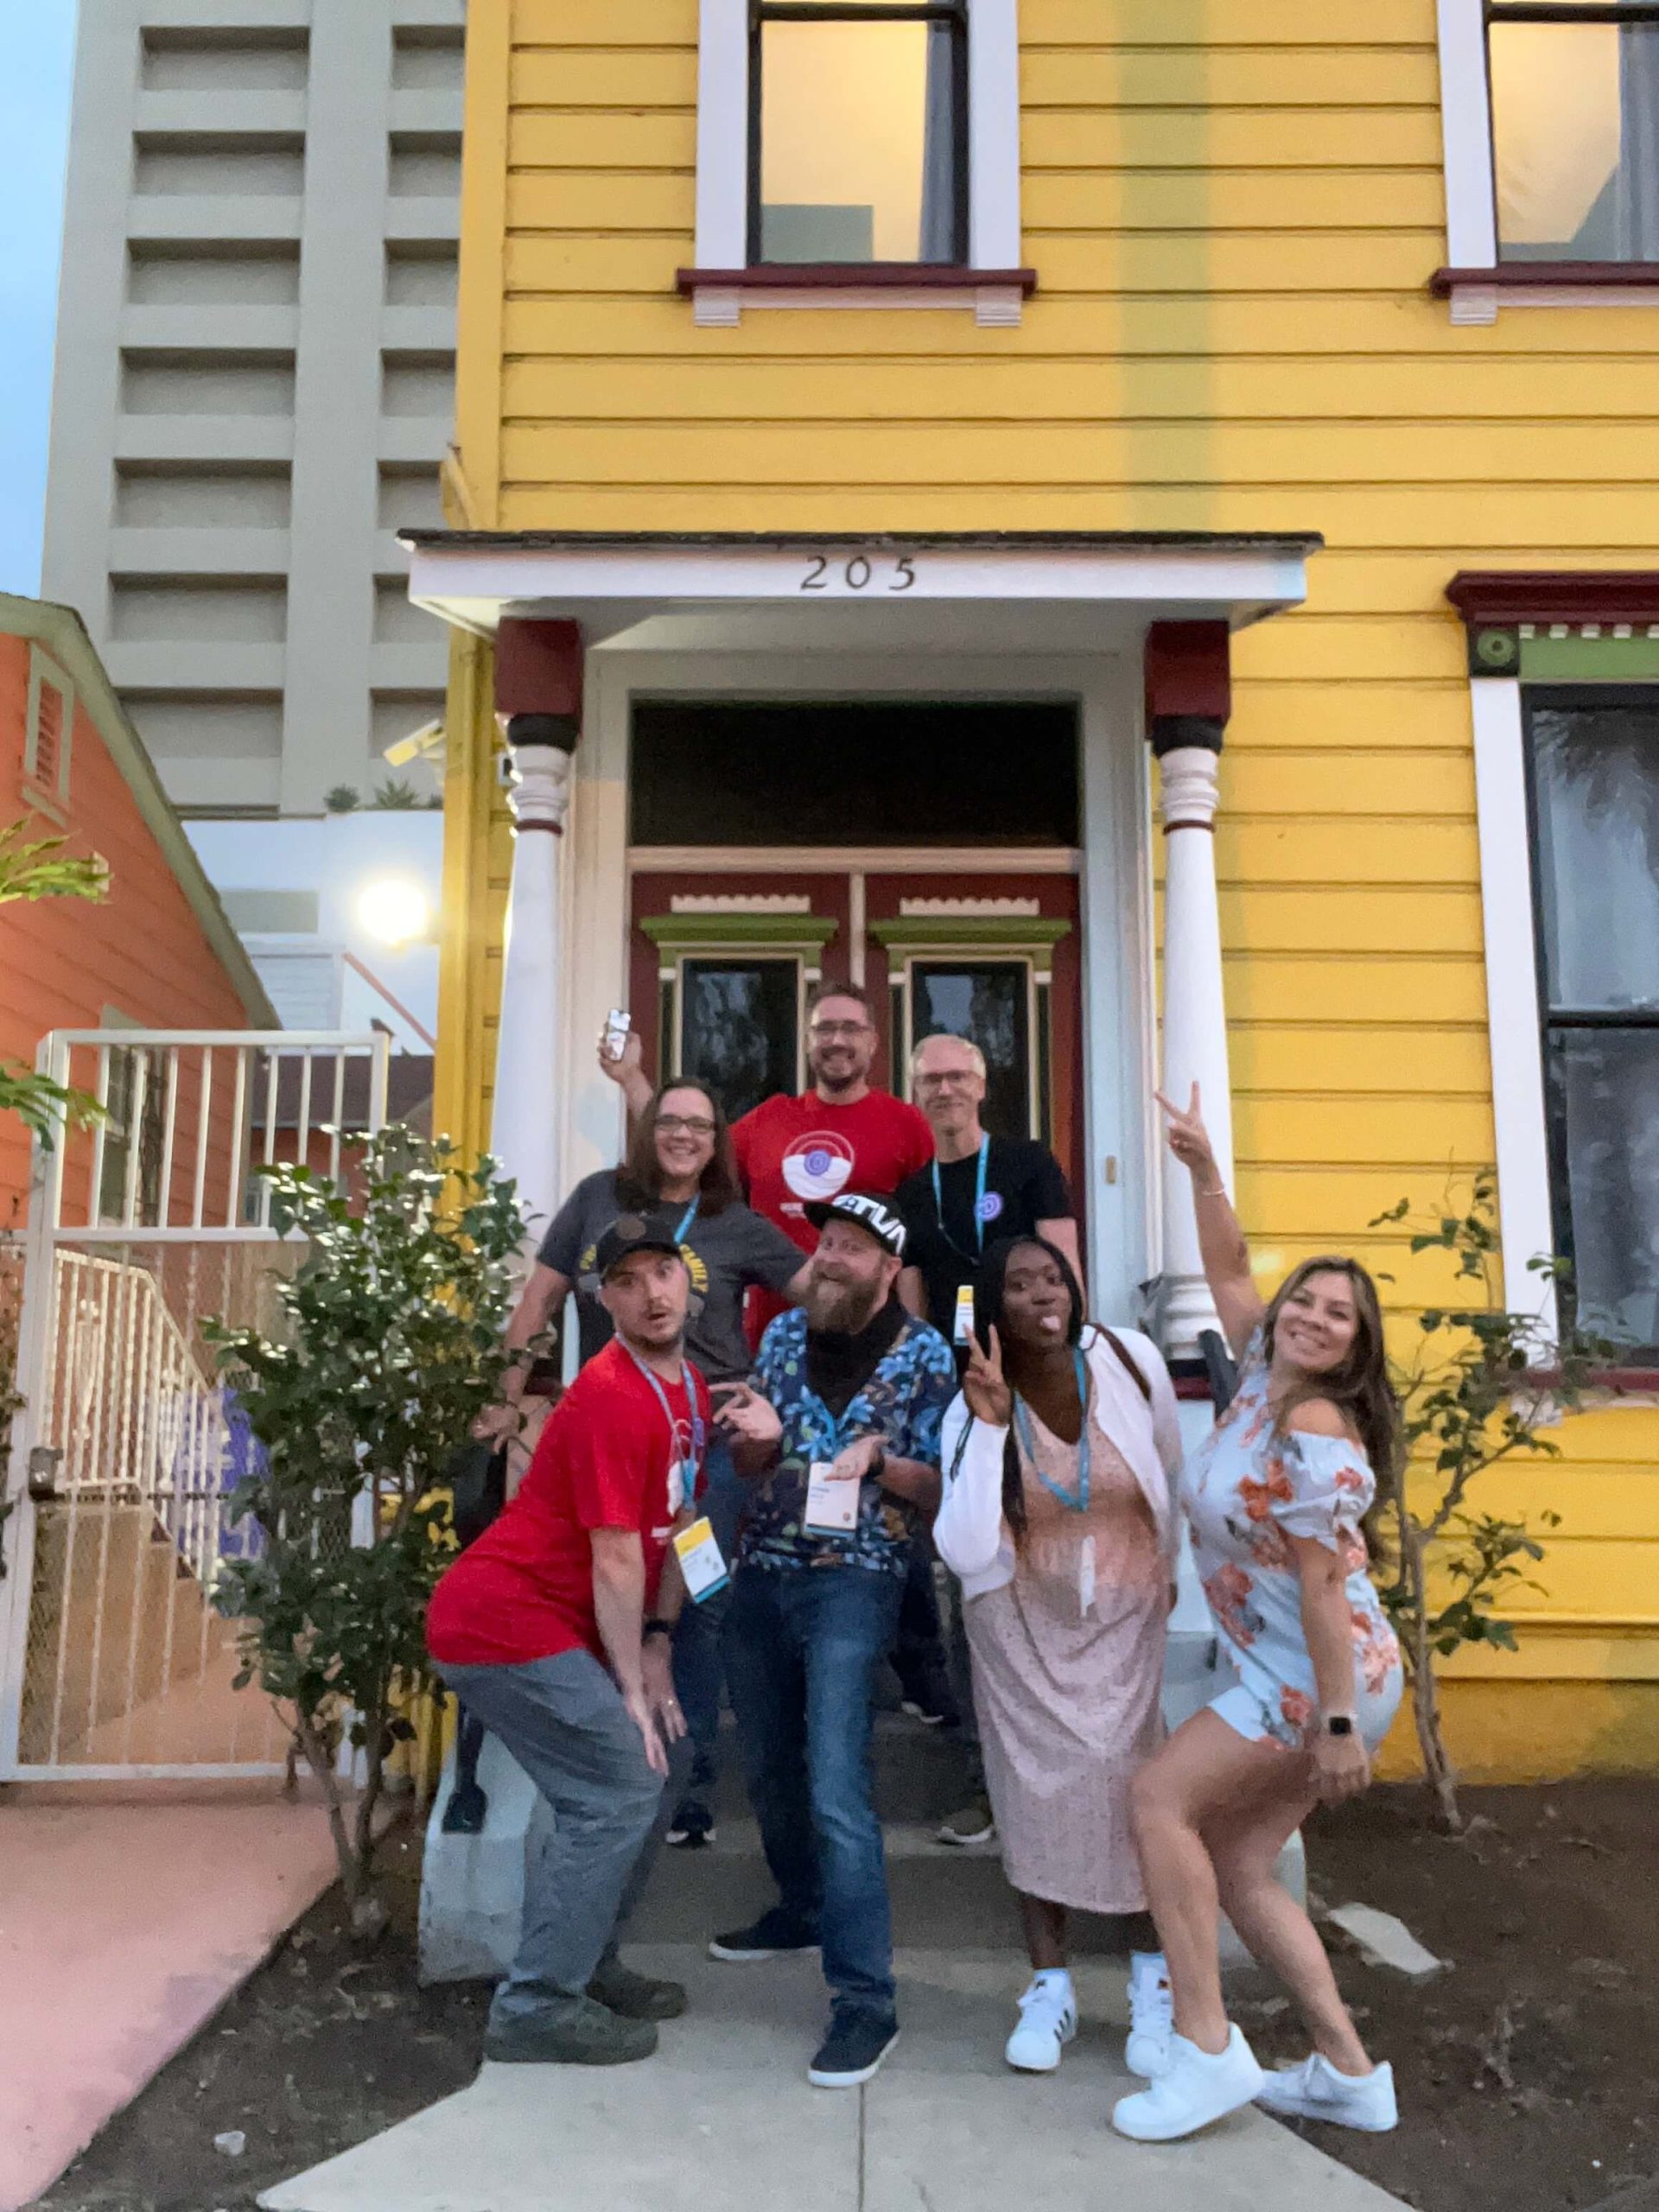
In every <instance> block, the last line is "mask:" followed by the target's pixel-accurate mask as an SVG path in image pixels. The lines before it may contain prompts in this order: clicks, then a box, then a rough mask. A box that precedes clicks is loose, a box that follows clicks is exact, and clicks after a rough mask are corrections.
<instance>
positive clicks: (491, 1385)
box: [205, 1128, 524, 1932]
mask: <svg viewBox="0 0 1659 2212" xmlns="http://www.w3.org/2000/svg"><path fill="white" fill-rule="evenodd" d="M354 1169H355V1172H354V1173H353V1174H352V1176H351V1178H350V1181H349V1184H348V1183H346V1182H345V1181H340V1182H336V1181H334V1180H332V1179H329V1178H327V1177H325V1176H320V1175H317V1174H315V1173H313V1171H312V1170H311V1169H310V1168H308V1167H306V1166H292V1165H288V1166H272V1167H267V1168H264V1169H261V1170H260V1171H259V1172H260V1173H262V1174H263V1175H264V1177H265V1179H266V1180H267V1181H268V1182H269V1184H270V1192H271V1221H272V1224H273V1225H274V1226H275V1227H276V1228H277V1230H280V1231H282V1232H283V1233H288V1232H290V1231H296V1230H297V1231H299V1232H301V1233H302V1234H303V1235H304V1236H305V1237H306V1238H307V1239H308V1243H309V1250H308V1253H307V1255H306V1257H305V1259H304V1260H303V1261H302V1263H301V1265H300V1268H299V1269H298V1271H297V1273H296V1274H294V1275H293V1276H291V1277H281V1276H279V1277H278V1278H277V1300H278V1303H279V1305H280V1306H281V1309H282V1312H283V1318H284V1320H285V1322H286V1328H285V1330H284V1332H283V1335H282V1336H281V1337H280V1338H277V1337H269V1336H265V1335H264V1334H262V1333H261V1332H259V1331H257V1330H256V1329H248V1328H230V1327H227V1326H226V1325H223V1324H222V1323H208V1324H206V1325H205V1331H206V1333H207V1335H208V1337H209V1338H210V1340H211V1341H212V1342H213V1343H215V1344H218V1345H219V1348H220V1349H219V1364H220V1366H221V1368H222V1369H224V1370H226V1373H227V1374H228V1375H229V1376H230V1377H231V1379H232V1383H233V1385H234V1387H235V1389H237V1391H238V1394H239V1396H240V1400H241V1402H242V1405H243V1407H244V1408H245V1410H246V1412H247V1414H248V1417H249V1421H250V1423H251V1427H252V1429H253V1433H254V1434H255V1436H256V1437H257V1439H258V1440H259V1442H260V1443H261V1444H262V1445H263V1446H264V1458H265V1464H264V1466H262V1467H261V1468H260V1469H259V1470H258V1471H257V1472H255V1473H254V1474H252V1475H251V1476H250V1477H249V1478H247V1479H246V1480H245V1482H243V1483H242V1484H239V1485H238V1489H237V1490H236V1491H235V1492H234V1493H233V1495H232V1500H231V1504H230V1511H231V1514H232V1517H233V1518H237V1519H239V1518H240V1517H241V1516H243V1515H244V1514H251V1516H252V1517H253V1520H254V1522H255V1523H256V1525H257V1529H258V1531H259V1541H258V1542H257V1544H256V1545H254V1546H253V1547H251V1553H252V1555H251V1556H250V1557H247V1558H243V1559H238V1560H226V1562H225V1564H224V1566H223V1567H222V1568H221V1569H220V1573H219V1580H218V1583H217V1584H216V1586H215V1590H214V1602H215V1603H216V1605H218V1607H219V1611H221V1612H223V1613H225V1614H226V1615H228V1616H230V1617H231V1618H234V1619H236V1620H238V1622H239V1623H240V1624H241V1632H240V1653H241V1661H242V1671H241V1674H240V1675H239V1676H238V1688H245V1687H246V1686H247V1685H248V1684H249V1683H251V1682H257V1684H258V1686H259V1688H261V1689H263V1690H264V1691H265V1692H266V1694H268V1695H270V1697H272V1698H274V1699H275V1700H277V1703H278V1705H279V1706H280V1707H282V1709H283V1713H284V1717H285V1718H286V1719H288V1721H289V1726H290V1727H291V1729H292V1731H293V1735H294V1741H295V1744H296V1747H297V1749H298V1751H300V1752H301V1753H302V1755H303V1757H304V1758H305V1761H306V1764H308V1766H309V1767H310V1769H311V1770H312V1771H313V1773H314V1774H315V1776H316V1777H317V1780H318V1782H319V1783H320V1785H321V1789H322V1793H323V1796H324V1799H325V1802H326V1803H327V1811H328V1821H329V1825H330V1827H331V1830H332V1832H333V1834H334V1850H335V1853H336V1856H337V1858H338V1859H339V1862H340V1878H341V1882H342V1884H343V1885H344V1888H345V1892H346V1899H347V1901H348V1903H349V1904H350V1905H351V1908H352V1913H353V1921H354V1923H355V1924H356V1925H357V1926H358V1927H359V1929H363V1930H365V1932H366V1931H371V1930H372V1929H375V1928H378V1926H379V1925H380V1923H381V1922H382V1920H383V1919H384V1912H383V1910H382V1909H381V1908H380V1907H379V1905H378V1903H377V1901H376V1900H375V1899H374V1898H373V1897H372V1894H371V1889H370V1884H371V1878H372V1866H373V1856H374V1847H375V1829H374V1822H375V1815H376V1811H377V1808H378V1805H379V1803H380V1801H381V1797H382V1794H383V1791H384V1789H385V1762H386V1759H387V1757H388V1755H389V1754H390V1752H391V1750H392V1748H393V1746H394V1745H396V1744H397V1743H398V1742H400V1741H407V1740H408V1739H409V1738H410V1737H411V1736H412V1734H413V1728H412V1726H411V1725H410V1721H409V1719H408V1717H407V1712H408V1707H409V1705H410V1702H411V1701H412V1700H414V1699H415V1697H416V1695H417V1694H419V1693H420V1692H421V1691H422V1690H423V1688H428V1687H429V1685H430V1675H429V1669H428V1665H427V1658H426V1645H425V1623H426V1606H427V1600H428V1599H429V1596H430V1594H431V1591H432V1586H433V1584H434V1583H435V1581H436V1580H437V1578H438V1576H439V1574H440V1573H442V1570H443V1567H444V1566H445V1565H446V1564H447V1561H448V1556H449V1554H450V1552H451V1549H452V1541H451V1538H450V1534H449V1504H448V1497H447V1496H446V1495H445V1493H444V1491H443V1489H442V1484H443V1482H444V1478H445V1474H446V1471H447V1469H448V1465H449V1462H450V1461H451V1459H453V1458H454V1454H455V1453H456V1452H457V1451H458V1450H459V1449H460V1448H461V1446H462V1445H463V1444H465V1443H466V1441H467V1438H468V1436H469V1434H470V1433H471V1429H472V1425H473V1422H474V1420H475V1419H476V1417H477V1415H478V1414H480V1412H482V1410H483V1409H484V1408H485V1407H486V1406H487V1405H488V1404H489V1403H490V1402H491V1401H492V1400H493V1398H494V1397H495V1395H496V1394H497V1390H498V1387H499V1383H500V1379H501V1376H502V1372H503V1370H504V1369H505V1366H506V1364H507V1361H508V1357H509V1355H508V1353H507V1352H506V1351H505V1348H504V1344H503V1338H504V1333H505V1325H506V1321H507V1318H508V1314H509V1311H510V1308H511V1304H512V1295H513V1287H514V1284H513V1267H512V1263H513V1262H514V1261H515V1259H516V1258H517V1256H518V1252H519V1250H520V1248H521V1246H522V1244H523V1242H524V1222H523V1217H522V1216H521V1214H520V1212H519V1209H518V1203H517V1201H516V1198H515V1197H514V1191H513V1185H512V1183H511V1182H509V1181H506V1180H505V1179H502V1178H501V1177H500V1176H499V1173H497V1169H496V1165H495V1162H494V1161H493V1160H482V1161H480V1163H479V1165H478V1166H476V1167H473V1168H464V1167H462V1166H461V1164H460V1158H459V1155H458V1154H457V1153H456V1151H455V1149H454V1147H452V1146H451V1145H450V1144H449V1143H448V1141H446V1140H440V1141H437V1142H433V1141H429V1140H428V1139H426V1138H423V1137H420V1136H417V1135H415V1134H414V1133H413V1132H412V1131H410V1130H409V1129H406V1128H389V1129H386V1130H384V1131H383V1132H382V1133H381V1134H380V1135H378V1136H376V1137H374V1138H372V1139H371V1140H369V1141H367V1143H366V1144H365V1146H364V1147H363V1149H362V1152H361V1154H360V1157H359V1159H358V1160H357V1161H356V1162H355V1163H354ZM346 1743H349V1744H350V1745H352V1746H353V1748H354V1749H355V1750H357V1751H359V1752H360V1753H361V1755H362V1759H363V1767H364V1781H363V1786H362V1789H361V1790H360V1792H359V1796H358V1797H357V1801H356V1804H355V1807H354V1808H352V1813H351V1818H350V1819H349V1820H348V1817H347V1803H346V1796H345V1795H344V1793H343V1792H342V1789H341V1787H340V1778H339V1772H338V1764H339V1755H340V1749H341V1746H342V1745H344V1744H346Z"/></svg>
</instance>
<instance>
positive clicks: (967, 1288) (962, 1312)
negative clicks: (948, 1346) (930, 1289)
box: [950, 1282, 974, 1344]
mask: <svg viewBox="0 0 1659 2212" xmlns="http://www.w3.org/2000/svg"><path fill="white" fill-rule="evenodd" d="M973 1340H974V1286H973V1285H972V1283H970V1282H963V1283H958V1284H957V1325H956V1328H955V1329H954V1331H953V1332H952V1333H951V1339H950V1341H951V1342H952V1343H953V1344H972V1342H973Z"/></svg>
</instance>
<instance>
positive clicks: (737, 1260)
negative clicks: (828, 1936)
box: [480, 1081, 806, 1846]
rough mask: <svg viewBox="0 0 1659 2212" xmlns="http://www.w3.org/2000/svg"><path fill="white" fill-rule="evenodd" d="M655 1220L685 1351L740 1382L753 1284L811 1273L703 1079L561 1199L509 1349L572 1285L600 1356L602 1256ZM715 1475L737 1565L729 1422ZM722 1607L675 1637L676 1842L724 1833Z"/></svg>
mask: <svg viewBox="0 0 1659 2212" xmlns="http://www.w3.org/2000/svg"><path fill="white" fill-rule="evenodd" d="M647 1215H648V1216H650V1217H652V1218H653V1219H654V1220H658V1221H661V1220H666V1221H667V1222H669V1223H670V1224H671V1226H672V1228H673V1232H674V1237H675V1241H676V1243H677V1244H678V1245H679V1248H680V1251H681V1254H682V1255H683V1258H684V1261H685V1264H686V1267H687V1268H688V1270H689V1271H690V1277H691V1306H690V1318H689V1319H688V1322H687V1326H686V1332H685V1341H686V1349H687V1351H689V1352H690V1355H691V1357H692V1359H693V1360H694V1361H695V1362H696V1365H697V1366H698V1368H699V1369H701V1370H702V1375H703V1377H704V1379H705V1381H707V1382H709V1383H713V1384H719V1383H728V1382H741V1381H742V1380H743V1379H744V1378H745V1377H746V1376H747V1374H748V1371H749V1365H750V1361H749V1348H748V1344H747V1339H746V1338H745V1337H744V1333H743V1300H744V1294H745V1293H746V1292H747V1290H748V1289H749V1287H750V1286H751V1285H759V1286H760V1287H763V1288H764V1289H766V1290H769V1291H772V1292H777V1293H780V1294H783V1295H784V1296H785V1297H786V1298H788V1299H790V1300H791V1301H793V1302H795V1303H798V1302H799V1300H800V1298H801V1295H802V1294H803V1293H804V1287H805V1277H806V1268H805V1265H804V1262H803V1259H802V1255H801V1252H800V1249H799V1247H798V1246H797V1245H796V1244H795V1243H792V1242H791V1239H790V1238H789V1237H787V1236H785V1234H784V1232H783V1231H782V1230H780V1229H777V1228H774V1227H773V1225H772V1223H771V1222H769V1221H764V1220H762V1219H761V1217H760V1215H759V1214H757V1213H755V1212H754V1211H753V1210H752V1209H751V1208H750V1207H748V1206H747V1205H745V1204H744V1202H743V1197H742V1192H741V1187H740V1185H739V1183H738V1179H737V1169H736V1166H735V1163H734V1160H733V1157H732V1140H731V1135H730V1132H729V1131H728V1128H727V1125H726V1116H725V1114H724V1113H723V1112H722V1110H721V1106H720V1103H719V1101H718V1100H717V1099H715V1097H713V1096H711V1095H710V1094H709V1092H708V1091H707V1090H704V1089H703V1088H702V1084H696V1083H684V1082H678V1081H676V1082H672V1083H667V1084H664V1085H663V1087H662V1088H661V1090H658V1091H656V1092H654V1093H653V1094H652V1096H651V1098H650V1099H649V1100H648V1101H647V1103H646V1104H645V1109H644V1111H643V1112H642V1113H641V1114H640V1116H639V1119H638V1121H637V1122H635V1123H634V1126H633V1130H632V1135H631V1136H630V1138H629V1141H628V1151H627V1157H626V1160H624V1161H623V1163H622V1165H621V1166H620V1167H605V1168H601V1169H600V1170H599V1171H598V1172H597V1173H595V1174H592V1175H587V1176H584V1177H583V1178H582V1181H581V1182H580V1183H578V1184H577V1185H576V1186H575V1189H574V1190H573V1191H572V1192H571V1193H570V1195H569V1198H567V1199H566V1200H565V1202H564V1204H563V1205H562V1206H561V1207H560V1208H559V1211H558V1212H557V1213H556V1214H555V1216H554V1217H553V1220H552V1223H551V1224H550V1227H549V1229H548V1231H547V1234H546V1235H545V1236H543V1239H542V1243H541V1249H540V1250H539V1251H538V1252H537V1255H536V1265H535V1267H534V1268H532V1269H531V1276H530V1281H528V1283H526V1285H525V1286H524V1295H523V1297H522V1298H521V1299H520V1300H519V1301H518V1310H517V1312H516V1313H514V1315H513V1318H512V1325H511V1326H510V1327H509V1329H508V1332H507V1342H508V1344H510V1345H512V1346H513V1347H515V1348H517V1347H520V1346H528V1345H530V1344H533V1343H534V1342H535V1341H536V1340H537V1338H539V1337H541V1336H542V1335H543V1332H545V1331H546V1329H547V1328H548V1327H549V1325H550V1324H551V1323H552V1322H553V1321H554V1320H556V1319H557V1317H558V1316H559V1315H560V1314H561V1313H563V1308H564V1304H565V1300H567V1299H568V1298H569V1297H570V1296H571V1294H572V1293H574V1294H575V1301H576V1327H577V1332H578V1349H579V1351H580V1353H581V1357H582V1363H583V1364H584V1365H585V1364H586V1363H587V1362H588V1360H590V1359H591V1358H592V1357H593V1356H594V1353H595V1352H597V1351H602V1350H603V1349H604V1347H605V1345H606V1344H608V1343H609V1341H610V1338H611V1319H610V1316H609V1314H608V1313H607V1312H606V1310H605V1308H604V1306H601V1303H600V1300H599V1278H598V1275H597V1274H596V1273H595V1270H594V1252H595V1250H596V1249H597V1247H598V1244H599V1240H600V1238H601V1236H603V1235H604V1234H605V1232H606V1230H607V1229H609V1228H611V1227H612V1226H613V1224H615V1223H616V1222H618V1221H626V1219H627V1218H628V1217H632V1216H647ZM526 1371H527V1363H523V1364H520V1365H518V1366H515V1367H513V1368H512V1369H510V1370H508V1375H507V1377H506V1381H505V1384H504V1388H503V1402H502V1404H500V1405H499V1406H498V1407H496V1408H493V1411H492V1413H490V1414H486V1416H485V1419H484V1421H483V1422H482V1423H480V1428H481V1429H482V1430H483V1431H484V1432H485V1433H488V1434H492V1435H506V1434H512V1433H515V1432H516V1430H517V1427H518V1398H519V1395H520V1394H521V1393H522V1391H523V1389H524V1380H525V1375H526ZM707 1470H708V1483H707V1488H706V1490H705V1492H704V1495H703V1497H702V1500H701V1501H700V1502H701V1503H702V1507H703V1510H705V1511H706V1512H707V1514H708V1516H709V1519H710V1521H711V1522H713V1524H714V1529H715V1537H716V1539H717V1540H718V1541H719V1544H720V1548H721V1553H722V1554H723V1555H724V1556H725V1558H727V1559H728V1560H729V1559H730V1558H731V1556H732V1548H733V1544H734V1540H735V1536H736V1532H737V1511H738V1505H739V1502H740V1498H741V1489H740V1485H739V1483H738V1478H737V1475H736V1473H735V1471H734V1469H733V1466H732V1464H731V1456H730V1452H729V1451H728V1448H727V1446H726V1445H725V1444H724V1442H723V1441H722V1440H721V1435H720V1432H719V1431H718V1430H715V1431H714V1432H713V1433H711V1434H710V1436H709V1448H708V1459H707ZM719 1609H720V1600H719V1599H710V1600H709V1604H708V1605H687V1606H686V1607H685V1609H684V1613H683V1618H682V1625H681V1629H680V1632H679V1634H678V1636H677V1638H676V1644H675V1674H676V1681H677V1687H678V1690H679V1696H680V1703H681V1705H682V1707H683V1708H684V1712H685V1718H686V1724H687V1727H688V1729H689V1731H690V1736H691V1739H692V1744H693V1747H694V1751H695V1758H694V1764H693V1767H692V1771H691V1775H690V1780H689V1782H688V1784H687V1791H686V1795H685V1796H684V1797H683V1799H682V1801H681V1802H680V1803H679V1805H678V1806H677V1808H676V1811H675V1815H674V1818H673V1820H672V1821H671V1825H670V1828H669V1835H668V1840H669V1841H670V1842H671V1843H676V1844H679V1845H683V1846H684V1845H690V1846H696V1845H697V1844H700V1843H702V1842H704V1841H706V1840H708V1839H709V1837H711V1836H712V1835H713V1834H714V1824H713V1820H712V1817H711V1815H710V1813H709V1806H708V1802H707V1793H708V1791H709V1789H710V1788H711V1787H712V1785H713V1782H714V1772H715V1768H714V1752H715V1740H716V1737H717V1733H718V1729H719V1724H720V1687H721V1670H720V1651H719V1639H718V1628H719V1622H718V1618H717V1615H718V1612H719Z"/></svg>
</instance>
